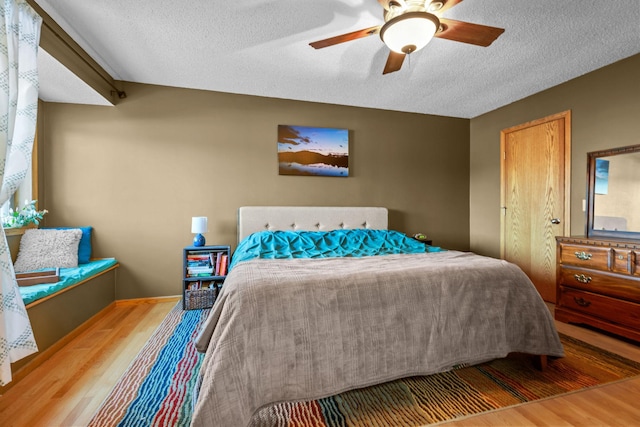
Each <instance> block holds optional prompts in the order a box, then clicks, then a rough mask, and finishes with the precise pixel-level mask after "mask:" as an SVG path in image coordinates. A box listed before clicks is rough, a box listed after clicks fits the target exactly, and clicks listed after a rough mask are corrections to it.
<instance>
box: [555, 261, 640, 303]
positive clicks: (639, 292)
mask: <svg viewBox="0 0 640 427" xmlns="http://www.w3.org/2000/svg"><path fill="white" fill-rule="evenodd" d="M558 284H560V285H565V286H569V287H572V288H576V289H582V290H585V291H589V292H593V293H597V294H604V295H608V296H611V297H616V298H622V299H625V300H629V301H635V302H638V303H640V283H639V282H638V279H633V278H631V277H625V276H621V275H617V274H611V273H605V272H599V271H597V270H589V269H586V268H578V267H567V266H564V265H563V266H562V267H561V268H560V271H559V273H558Z"/></svg>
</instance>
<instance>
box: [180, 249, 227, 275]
mask: <svg viewBox="0 0 640 427" xmlns="http://www.w3.org/2000/svg"><path fill="white" fill-rule="evenodd" d="M228 265H229V259H228V256H227V254H226V253H224V252H210V251H193V252H189V253H188V254H187V277H209V276H226V274H227V266H228Z"/></svg>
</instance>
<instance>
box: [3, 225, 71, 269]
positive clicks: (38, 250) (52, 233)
mask: <svg viewBox="0 0 640 427" xmlns="http://www.w3.org/2000/svg"><path fill="white" fill-rule="evenodd" d="M81 237H82V231H81V230H80V229H77V228H76V229H69V230H52V229H31V230H27V231H25V233H24V235H23V236H22V239H21V240H20V250H19V251H18V257H17V259H16V262H15V264H14V265H13V268H14V270H15V272H16V273H22V272H25V271H33V270H40V269H42V268H58V267H59V268H74V267H77V266H78V244H79V243H80V238H81Z"/></svg>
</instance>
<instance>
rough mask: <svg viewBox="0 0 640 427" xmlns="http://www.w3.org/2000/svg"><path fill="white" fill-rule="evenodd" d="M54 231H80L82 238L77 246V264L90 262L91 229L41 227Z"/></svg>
mask: <svg viewBox="0 0 640 427" xmlns="http://www.w3.org/2000/svg"><path fill="white" fill-rule="evenodd" d="M43 228H52V229H55V230H69V229H75V228H78V229H80V231H82V237H81V238H80V243H79V244H78V264H86V263H88V262H89V261H91V230H92V227H90V226H89V227H43Z"/></svg>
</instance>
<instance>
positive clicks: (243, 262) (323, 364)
mask: <svg viewBox="0 0 640 427" xmlns="http://www.w3.org/2000/svg"><path fill="white" fill-rule="evenodd" d="M387 217H388V213H387V210H386V209H384V208H366V207H365V208H330V207H323V208H316V207H243V208H240V210H239V216H238V218H239V224H238V233H239V235H238V237H239V239H241V242H240V243H239V244H238V247H237V248H236V251H235V252H234V257H233V259H232V265H231V268H230V271H229V274H228V276H227V278H226V280H225V283H224V286H223V288H222V291H221V293H220V294H219V296H218V299H217V300H216V302H215V304H214V306H213V308H212V310H211V313H210V315H209V317H208V319H207V321H206V322H205V324H204V326H203V328H202V330H201V331H200V333H199V336H198V338H197V341H196V347H197V348H198V350H199V351H201V352H203V353H205V356H204V360H203V362H202V366H201V369H200V373H199V379H198V382H199V386H198V390H197V393H196V394H197V401H196V402H195V406H194V413H193V418H192V425H193V426H211V425H219V426H247V425H252V424H254V422H255V421H256V420H255V419H254V418H253V417H254V414H256V413H257V412H258V410H259V409H261V408H264V407H266V406H268V405H271V404H274V403H279V402H286V401H298V400H311V399H318V398H322V397H327V396H331V395H335V394H338V393H341V392H344V391H346V390H351V389H354V388H360V387H366V386H369V385H373V384H379V383H383V382H387V381H391V380H394V379H397V378H403V377H409V376H414V375H428V374H432V373H436V372H442V371H446V370H450V369H452V368H453V367H455V366H458V365H462V364H477V363H482V362H485V361H488V360H492V359H496V358H501V357H505V356H506V355H507V354H509V353H512V352H520V353H529V354H532V355H548V356H554V357H562V356H563V355H564V352H563V348H562V345H561V343H560V340H559V337H558V333H557V331H556V329H555V326H554V322H553V319H552V316H551V314H550V312H549V310H548V309H547V307H546V305H545V304H544V302H543V301H542V299H541V298H540V296H539V294H538V293H537V291H536V290H535V288H534V286H533V285H532V283H531V282H530V280H529V279H528V278H527V276H526V275H525V274H524V273H523V272H522V270H520V268H518V267H517V266H515V265H513V264H510V263H508V262H506V261H503V260H497V259H494V258H489V257H484V256H479V255H476V254H473V253H469V252H459V251H450V250H439V248H431V247H429V246H426V245H424V244H423V243H420V242H417V241H416V240H413V239H411V238H409V237H407V236H405V235H404V234H402V233H399V232H397V231H393V230H387ZM345 248H346V249H345ZM246 252H249V253H250V254H249V255H247V254H246Z"/></svg>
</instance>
